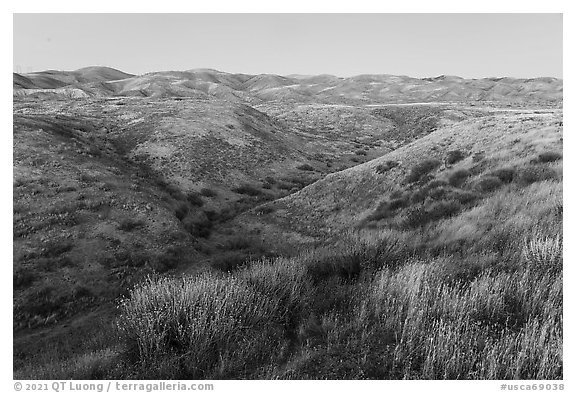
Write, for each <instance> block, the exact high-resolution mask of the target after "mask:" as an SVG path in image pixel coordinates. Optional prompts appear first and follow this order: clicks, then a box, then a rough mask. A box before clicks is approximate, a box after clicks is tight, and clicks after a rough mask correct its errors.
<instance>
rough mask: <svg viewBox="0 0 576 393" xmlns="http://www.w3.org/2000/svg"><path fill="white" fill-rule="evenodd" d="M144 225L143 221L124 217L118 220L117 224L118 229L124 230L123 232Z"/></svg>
mask: <svg viewBox="0 0 576 393" xmlns="http://www.w3.org/2000/svg"><path fill="white" fill-rule="evenodd" d="M142 226H144V222H143V221H141V220H134V219H132V218H125V219H123V220H122V221H120V224H119V225H118V229H120V230H121V231H125V232H131V231H133V230H134V229H136V228H140V227H142Z"/></svg>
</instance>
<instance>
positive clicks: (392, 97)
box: [13, 67, 563, 104]
mask: <svg viewBox="0 0 576 393" xmlns="http://www.w3.org/2000/svg"><path fill="white" fill-rule="evenodd" d="M13 78H14V81H13V86H14V95H15V96H22V95H27V96H29V95H31V96H33V97H38V98H49V97H55V98H58V97H60V96H62V97H64V98H82V97H154V98H170V97H195V98H214V97H215V98H218V99H223V100H227V101H244V102H247V103H251V104H258V103H264V102H271V101H283V102H293V103H310V102H315V103H332V104H339V103H355V104H358V103H390V102H406V103H414V102H470V101H497V102H510V103H522V102H524V103H551V104H553V103H559V102H561V101H562V94H563V80H562V79H557V78H549V77H542V78H533V79H519V78H509V77H504V78H482V79H464V78H460V77H457V76H447V75H442V76H438V77H433V78H412V77H408V76H395V75H385V74H382V75H358V76H353V77H349V78H341V77H336V76H333V75H313V76H308V75H289V76H279V75H272V74H260V75H247V74H232V73H227V72H222V71H217V70H212V69H195V70H188V71H162V72H152V73H147V74H143V75H132V74H127V73H125V72H122V71H119V70H116V69H113V68H109V67H87V68H81V69H79V70H76V71H54V70H49V71H42V72H33V73H26V74H17V73H14V74H13Z"/></svg>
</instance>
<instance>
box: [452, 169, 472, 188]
mask: <svg viewBox="0 0 576 393" xmlns="http://www.w3.org/2000/svg"><path fill="white" fill-rule="evenodd" d="M470 175H471V173H470V171H469V170H467V169H457V170H455V171H454V172H452V173H451V174H450V175H449V176H448V182H449V183H450V185H452V186H454V187H460V186H461V185H462V184H464V182H466V179H468V177H470Z"/></svg>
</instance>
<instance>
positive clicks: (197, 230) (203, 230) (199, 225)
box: [184, 216, 213, 238]
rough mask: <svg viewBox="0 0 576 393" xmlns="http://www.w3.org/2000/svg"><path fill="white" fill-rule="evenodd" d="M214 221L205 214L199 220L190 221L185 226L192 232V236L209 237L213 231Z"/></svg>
mask: <svg viewBox="0 0 576 393" xmlns="http://www.w3.org/2000/svg"><path fill="white" fill-rule="evenodd" d="M212 227H213V224H212V221H210V220H209V219H208V217H206V216H203V217H202V218H200V219H199V220H196V221H189V222H186V223H185V224H184V228H186V230H187V231H188V233H190V234H191V235H192V236H197V237H204V238H207V237H209V236H210V233H211V232H212Z"/></svg>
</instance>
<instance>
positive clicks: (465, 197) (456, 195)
mask: <svg viewBox="0 0 576 393" xmlns="http://www.w3.org/2000/svg"><path fill="white" fill-rule="evenodd" d="M451 197H452V199H454V200H456V201H458V202H460V203H461V204H462V205H467V204H469V203H472V202H474V201H475V200H476V199H478V195H477V194H475V193H473V192H471V191H462V190H458V191H456V192H453V193H452V194H451Z"/></svg>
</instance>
